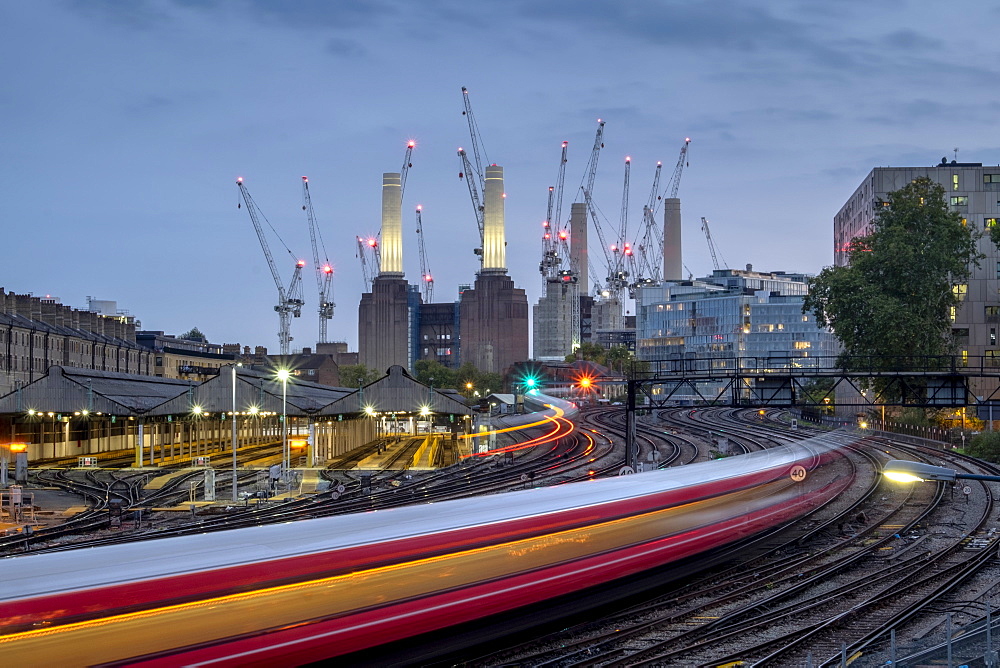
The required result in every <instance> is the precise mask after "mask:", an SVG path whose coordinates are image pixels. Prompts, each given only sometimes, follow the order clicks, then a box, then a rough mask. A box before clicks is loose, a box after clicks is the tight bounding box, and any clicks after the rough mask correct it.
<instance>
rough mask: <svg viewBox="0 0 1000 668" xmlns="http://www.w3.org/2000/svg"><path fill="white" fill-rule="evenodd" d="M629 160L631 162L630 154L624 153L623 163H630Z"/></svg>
mask: <svg viewBox="0 0 1000 668" xmlns="http://www.w3.org/2000/svg"><path fill="white" fill-rule="evenodd" d="M630 162H632V156H630V155H626V156H625V164H628V163H630Z"/></svg>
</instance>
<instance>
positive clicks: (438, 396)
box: [323, 364, 473, 415]
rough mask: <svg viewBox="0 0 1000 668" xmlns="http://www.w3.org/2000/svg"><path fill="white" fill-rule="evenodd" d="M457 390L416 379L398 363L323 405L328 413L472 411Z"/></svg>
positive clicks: (459, 413) (451, 412) (462, 413)
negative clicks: (433, 385)
mask: <svg viewBox="0 0 1000 668" xmlns="http://www.w3.org/2000/svg"><path fill="white" fill-rule="evenodd" d="M459 396H460V395H458V394H457V393H456V392H455V391H454V390H436V389H434V388H432V387H429V386H427V385H424V384H423V383H421V382H420V381H418V380H416V379H415V378H413V377H412V376H410V374H408V373H406V369H404V368H403V367H401V366H399V365H398V364H394V365H392V366H391V367H389V370H388V372H387V373H386V375H385V376H383V377H382V378H379V379H378V380H376V381H375V382H373V383H370V384H369V385H365V386H364V387H362V388H360V389H358V390H355V391H354V392H352V393H351V394H349V395H347V396H346V397H344V398H342V399H339V400H338V401H336V402H335V403H333V404H331V405H329V406H327V407H326V408H324V409H323V412H324V413H334V414H336V413H362V414H364V413H367V414H374V413H414V414H419V413H421V412H423V411H426V412H429V413H448V414H453V415H470V414H471V413H472V412H473V411H472V409H471V408H470V407H469V406H467V405H465V404H464V403H463V402H462V401H459V399H458V398H457V397H459Z"/></svg>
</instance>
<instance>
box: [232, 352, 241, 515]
mask: <svg viewBox="0 0 1000 668" xmlns="http://www.w3.org/2000/svg"><path fill="white" fill-rule="evenodd" d="M236 366H237V365H236V362H233V412H232V413H231V417H232V418H233V432H232V438H233V503H236V502H237V501H239V495H238V490H237V483H236Z"/></svg>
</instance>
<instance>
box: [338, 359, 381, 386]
mask: <svg viewBox="0 0 1000 668" xmlns="http://www.w3.org/2000/svg"><path fill="white" fill-rule="evenodd" d="M381 377H382V374H380V373H379V372H378V371H376V370H375V369H371V368H369V367H366V366H365V365H364V364H345V365H344V366H342V367H340V386H341V387H361V386H362V385H368V384H370V383H374V382H375V381H376V380H378V379H379V378H381Z"/></svg>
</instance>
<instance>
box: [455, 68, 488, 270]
mask: <svg viewBox="0 0 1000 668" xmlns="http://www.w3.org/2000/svg"><path fill="white" fill-rule="evenodd" d="M462 105H463V109H462V115H463V116H465V120H466V121H467V122H468V124H469V140H470V141H471V142H472V144H471V146H472V156H473V159H474V160H475V164H472V162H470V161H469V156H468V154H467V153H466V152H465V149H463V148H461V147H460V148H459V149H458V157H459V159H460V160H461V162H462V169H461V171H459V173H458V178H459V179H463V178H464V179H465V183H466V185H467V186H468V188H469V198H470V199H471V200H472V208H473V209H474V210H475V214H476V225H477V226H478V227H479V247H478V248H476V249H474V250H473V252H474V253H475V254H476V255H479V256H480V259H482V254H483V237H484V234H483V205H482V200H481V199H480V197H479V193H481V192H482V193H485V192H486V170H485V169H484V168H483V165H484V164H488V163H489V158H486V159H485V160H484V159H483V156H485V155H486V149H485V147H483V138H482V136H480V134H479V125H478V124H477V123H476V117H475V115H474V114H473V113H472V102H470V101H469V89H468V88H466V87H465V86H462ZM473 177H475V178H473Z"/></svg>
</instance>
